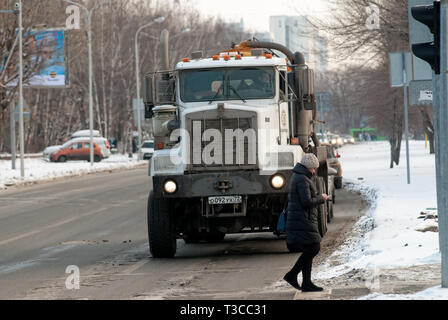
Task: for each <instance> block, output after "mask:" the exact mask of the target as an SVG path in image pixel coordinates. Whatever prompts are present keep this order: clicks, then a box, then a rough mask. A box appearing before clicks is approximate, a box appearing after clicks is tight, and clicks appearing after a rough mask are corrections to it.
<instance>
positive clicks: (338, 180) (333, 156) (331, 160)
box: [322, 143, 342, 200]
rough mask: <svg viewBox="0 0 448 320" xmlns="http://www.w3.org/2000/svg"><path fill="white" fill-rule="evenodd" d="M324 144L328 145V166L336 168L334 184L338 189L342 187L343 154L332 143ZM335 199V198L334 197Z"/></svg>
mask: <svg viewBox="0 0 448 320" xmlns="http://www.w3.org/2000/svg"><path fill="white" fill-rule="evenodd" d="M322 145H324V146H326V147H327V163H328V168H332V169H334V170H336V173H335V174H334V186H335V188H336V189H341V188H342V166H341V162H340V161H339V158H340V157H341V155H340V154H339V152H338V150H337V149H336V148H335V147H334V146H333V145H331V144H328V143H323V144H322ZM333 200H334V199H333Z"/></svg>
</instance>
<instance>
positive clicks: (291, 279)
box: [283, 272, 301, 290]
mask: <svg viewBox="0 0 448 320" xmlns="http://www.w3.org/2000/svg"><path fill="white" fill-rule="evenodd" d="M283 280H285V281H286V282H287V283H289V285H290V286H292V287H294V288H295V289H297V290H300V289H301V287H300V285H299V282H298V281H297V275H294V274H292V273H291V272H288V273H287V274H285V276H284V277H283Z"/></svg>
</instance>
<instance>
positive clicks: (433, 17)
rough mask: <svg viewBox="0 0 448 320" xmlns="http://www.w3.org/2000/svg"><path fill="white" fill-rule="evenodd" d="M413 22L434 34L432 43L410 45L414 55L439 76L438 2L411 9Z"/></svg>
mask: <svg viewBox="0 0 448 320" xmlns="http://www.w3.org/2000/svg"><path fill="white" fill-rule="evenodd" d="M411 13H412V16H413V17H414V19H415V20H417V21H419V22H421V23H423V24H424V25H426V26H427V27H428V28H429V29H430V30H431V33H432V34H434V41H433V42H425V43H417V44H413V45H412V52H413V53H414V55H415V56H416V57H418V58H420V59H422V60H424V61H426V62H428V63H429V64H430V65H431V68H432V69H433V70H434V72H435V73H436V74H440V1H435V2H434V4H431V5H424V6H415V7H412V8H411Z"/></svg>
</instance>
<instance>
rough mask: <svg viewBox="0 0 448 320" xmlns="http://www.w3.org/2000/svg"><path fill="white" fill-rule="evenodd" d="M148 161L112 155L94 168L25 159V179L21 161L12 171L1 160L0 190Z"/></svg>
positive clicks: (83, 165)
mask: <svg viewBox="0 0 448 320" xmlns="http://www.w3.org/2000/svg"><path fill="white" fill-rule="evenodd" d="M147 163H148V161H138V159H137V156H134V157H133V158H129V157H128V156H127V155H112V156H111V157H110V158H108V159H104V160H103V161H101V162H98V163H94V165H93V167H92V166H91V165H90V163H89V162H87V161H69V162H66V163H55V162H48V161H45V160H43V159H25V178H24V179H23V180H22V179H21V177H20V160H17V161H16V168H17V169H16V170H12V169H11V161H10V160H0V190H2V189H5V188H6V187H8V186H13V185H16V184H21V183H33V182H37V181H42V180H51V179H55V178H60V177H67V176H82V175H85V174H88V173H95V172H102V171H109V170H116V169H132V168H136V167H138V166H142V165H144V164H147Z"/></svg>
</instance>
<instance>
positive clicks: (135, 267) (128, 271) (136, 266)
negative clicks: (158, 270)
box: [123, 259, 149, 275]
mask: <svg viewBox="0 0 448 320" xmlns="http://www.w3.org/2000/svg"><path fill="white" fill-rule="evenodd" d="M148 262H149V259H146V260H142V261H139V262H137V263H135V264H134V265H132V266H130V267H129V268H127V269H126V270H124V271H123V274H124V275H130V274H131V273H133V272H134V271H136V270H138V269H140V268H141V267H143V266H144V265H145V264H147V263H148Z"/></svg>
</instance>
